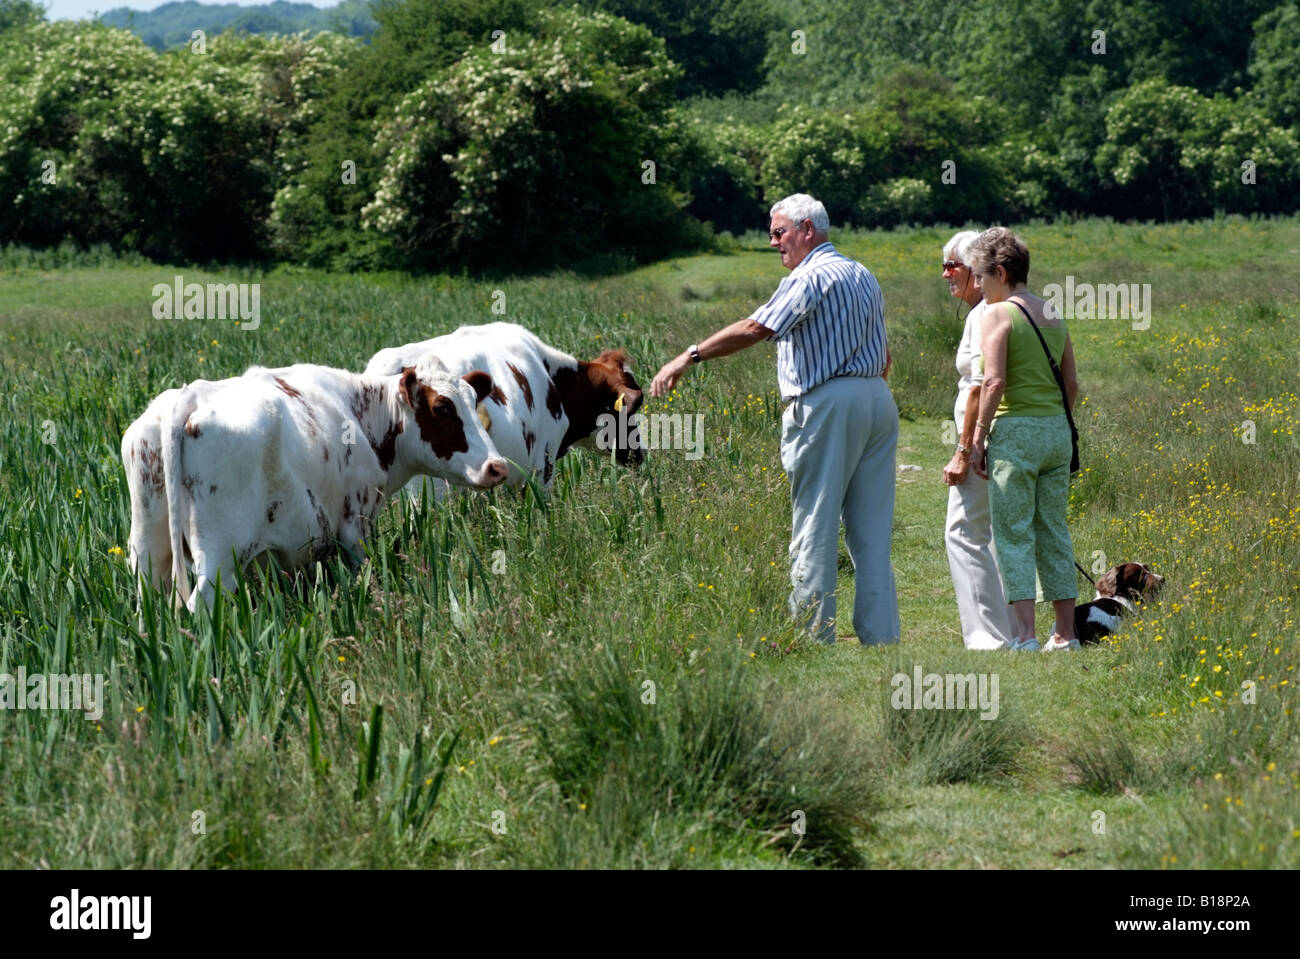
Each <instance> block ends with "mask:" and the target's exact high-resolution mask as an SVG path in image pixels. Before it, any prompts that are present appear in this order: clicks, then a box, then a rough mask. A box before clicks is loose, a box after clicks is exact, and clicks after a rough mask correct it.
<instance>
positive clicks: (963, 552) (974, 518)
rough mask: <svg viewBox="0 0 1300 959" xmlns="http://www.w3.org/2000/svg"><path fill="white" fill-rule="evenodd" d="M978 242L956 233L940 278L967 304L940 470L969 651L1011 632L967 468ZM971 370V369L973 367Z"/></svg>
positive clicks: (973, 401)
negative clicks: (970, 256) (952, 446)
mask: <svg viewBox="0 0 1300 959" xmlns="http://www.w3.org/2000/svg"><path fill="white" fill-rule="evenodd" d="M978 238H979V234H978V233H976V232H975V231H973V230H967V231H965V232H963V233H958V234H957V235H956V236H954V237H953V238H952V239H951V240H949V241H948V242H947V243H946V244H944V247H943V278H944V279H945V280H947V281H948V291H949V292H950V293H951V294H952V295H953V296H955V297H957V298H958V299H960V300H964V301H965V302H966V303H967V304H969V306H970V311H969V312H968V313H967V314H966V328H965V330H964V331H963V332H962V335H961V345H960V346H958V347H957V373H958V374H959V376H960V380H959V381H958V383H957V405H956V406H955V407H954V408H953V419H954V422H956V424H957V427H958V429H959V431H960V437H959V439H958V441H957V450H956V452H955V453H953V454H952V459H951V460H950V461H949V463H948V465H947V466H945V467H944V468H943V481H944V482H945V483H946V484H947V485H948V487H949V490H948V525H947V528H946V530H945V532H944V542H945V543H946V544H947V547H948V567H949V569H951V570H952V584H953V587H954V589H955V590H956V592H957V612H958V615H959V616H960V617H961V635H962V641H963V642H964V643H965V644H966V648H967V649H1006V648H1007V647H1008V646H1010V645H1011V643H1012V640H1013V638H1014V631H1013V629H1012V626H1011V614H1010V612H1009V609H1008V607H1007V601H1006V596H1005V594H1004V593H1003V591H1002V575H1001V573H1000V572H999V570H998V561H997V556H996V554H995V553H994V551H993V529H992V526H991V525H990V518H989V487H988V480H986V479H982V478H981V477H979V476H977V475H976V474H975V473H974V472H973V471H971V469H970V463H969V460H970V450H971V442H972V439H973V435H974V433H975V418H976V414H977V413H978V412H979V405H980V403H979V396H980V384H981V383H982V382H983V378H984V377H983V372H982V369H983V364H980V363H977V362H975V360H976V359H977V358H978V357H979V355H980V316H981V315H982V314H983V312H984V303H983V301H982V300H981V299H980V291H979V288H978V287H977V286H976V285H975V278H974V277H973V276H972V275H971V271H970V267H969V265H967V251H968V250H969V249H970V247H971V244H973V243H974V242H975V241H976V240H977V239H978ZM972 368H973V369H972Z"/></svg>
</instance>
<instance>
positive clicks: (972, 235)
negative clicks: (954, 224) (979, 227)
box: [943, 230, 980, 266]
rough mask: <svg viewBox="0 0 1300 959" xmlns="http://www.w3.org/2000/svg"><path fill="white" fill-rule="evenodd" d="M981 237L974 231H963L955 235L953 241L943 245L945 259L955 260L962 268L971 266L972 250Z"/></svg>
mask: <svg viewBox="0 0 1300 959" xmlns="http://www.w3.org/2000/svg"><path fill="white" fill-rule="evenodd" d="M979 238H980V235H979V234H978V233H977V232H976V231H974V230H962V231H961V232H960V233H954V234H953V235H952V239H951V240H949V241H948V242H947V243H945V244H944V245H943V258H944V259H945V260H955V261H956V262H958V263H960V264H961V265H962V266H970V248H971V245H972V244H974V242H975V241H976V240H978V239H979Z"/></svg>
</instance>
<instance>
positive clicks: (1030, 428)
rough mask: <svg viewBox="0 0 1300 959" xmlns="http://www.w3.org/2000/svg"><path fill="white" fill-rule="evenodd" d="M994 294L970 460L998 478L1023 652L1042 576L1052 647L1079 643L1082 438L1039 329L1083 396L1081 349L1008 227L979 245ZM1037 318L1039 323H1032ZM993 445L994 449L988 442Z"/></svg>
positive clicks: (1071, 394) (1029, 646) (1018, 645)
mask: <svg viewBox="0 0 1300 959" xmlns="http://www.w3.org/2000/svg"><path fill="white" fill-rule="evenodd" d="M969 256H970V264H971V269H972V271H973V272H974V273H975V277H976V282H977V283H979V285H980V288H981V290H982V291H983V293H984V300H985V302H986V303H988V304H989V305H988V307H987V308H986V310H985V312H984V319H983V333H982V336H981V342H980V346H981V354H982V356H981V359H982V362H983V364H984V388H983V391H982V392H981V394H980V409H979V416H978V419H977V420H976V423H975V436H974V448H973V449H972V451H971V459H970V465H971V469H973V470H974V471H975V472H976V473H978V474H979V475H980V476H986V477H988V479H989V511H990V514H991V518H992V523H993V541H994V543H995V544H996V545H997V550H998V564H999V566H1000V567H1001V569H1002V584H1003V587H1004V588H1005V590H1006V595H1007V601H1008V602H1009V603H1011V605H1012V608H1013V610H1014V613H1015V616H1014V619H1015V621H1016V629H1017V633H1018V637H1017V640H1016V642H1015V643H1013V644H1012V645H1011V647H1010V648H1011V649H1013V650H1022V651H1032V650H1037V649H1038V648H1039V647H1038V639H1037V637H1036V635H1035V632H1034V600H1035V597H1036V595H1037V592H1038V591H1037V589H1036V587H1035V573H1036V574H1037V582H1038V583H1039V584H1041V586H1042V591H1043V599H1045V600H1050V601H1051V603H1052V607H1053V610H1054V612H1055V614H1056V628H1055V630H1054V631H1053V633H1052V637H1051V639H1049V640H1048V642H1047V644H1046V645H1045V646H1044V647H1043V649H1044V650H1047V651H1052V650H1058V649H1078V648H1079V641H1078V640H1077V639H1076V638H1075V636H1074V601H1075V598H1076V597H1077V596H1078V581H1077V580H1076V579H1075V575H1074V547H1073V545H1072V544H1071V542H1070V530H1069V527H1068V526H1067V525H1066V520H1065V513H1066V508H1067V506H1068V505H1069V501H1070V456H1071V451H1072V444H1071V439H1070V427H1069V423H1068V421H1067V420H1066V416H1065V408H1064V407H1063V406H1062V405H1061V391H1060V388H1059V387H1058V386H1057V384H1056V378H1055V376H1053V374H1052V369H1051V366H1050V365H1049V364H1048V361H1047V356H1046V354H1045V353H1044V352H1043V343H1041V342H1039V339H1038V334H1036V333H1035V332H1034V329H1033V326H1037V327H1038V328H1039V332H1041V333H1042V337H1043V341H1044V342H1045V343H1046V344H1047V348H1048V349H1049V350H1051V353H1052V358H1053V359H1054V360H1055V361H1056V362H1057V365H1058V366H1060V368H1061V373H1062V375H1063V377H1064V379H1065V389H1066V394H1067V397H1068V400H1069V402H1070V404H1071V406H1073V404H1074V398H1075V396H1076V394H1077V393H1078V379H1077V376H1076V372H1075V366H1074V348H1073V346H1072V345H1071V343H1070V335H1069V332H1068V331H1067V330H1066V328H1065V321H1064V319H1062V318H1061V317H1060V316H1058V315H1056V312H1055V311H1054V310H1053V309H1052V307H1051V304H1050V303H1048V302H1047V301H1046V300H1044V299H1042V298H1041V297H1037V296H1034V295H1033V294H1032V293H1030V292H1029V290H1028V289H1027V286H1026V283H1027V281H1028V279H1029V249H1028V247H1026V246H1025V244H1024V241H1023V240H1021V239H1020V238H1019V237H1018V236H1016V235H1015V234H1014V233H1012V232H1011V231H1010V230H1008V229H1006V228H1004V227H994V228H993V229H991V230H986V231H985V232H984V233H983V234H981V236H980V238H979V239H978V240H976V241H975V244H974V245H973V246H972V248H971V251H970V254H969ZM1031 322H1032V324H1033V326H1031ZM986 444H987V448H986Z"/></svg>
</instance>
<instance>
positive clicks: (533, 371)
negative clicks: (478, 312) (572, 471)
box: [366, 323, 645, 493]
mask: <svg viewBox="0 0 1300 959" xmlns="http://www.w3.org/2000/svg"><path fill="white" fill-rule="evenodd" d="M429 354H434V355H436V356H437V357H438V358H439V359H441V360H442V361H443V362H444V363H446V364H447V366H448V368H449V369H450V370H451V371H452V372H461V373H464V372H468V371H469V370H486V371H487V372H488V373H490V374H491V375H492V381H493V383H495V384H496V385H495V388H494V389H493V390H492V392H491V393H490V394H489V396H488V400H487V402H485V403H484V404H483V406H484V408H485V409H486V410H487V411H488V414H489V417H490V425H489V427H488V435H489V436H491V437H492V442H493V443H494V444H496V447H497V449H498V450H499V451H500V453H501V455H502V456H504V457H505V458H506V460H507V461H508V462H509V463H510V479H509V482H510V484H511V485H513V486H516V487H519V486H523V485H524V484H525V483H527V482H528V480H529V478H530V476H536V477H537V478H539V479H540V480H541V482H542V485H543V488H544V490H545V491H546V492H547V493H549V492H550V490H551V485H552V482H553V481H554V476H555V462H556V460H558V459H559V458H560V457H561V456H563V455H564V454H565V453H566V452H568V450H569V448H570V447H571V446H574V445H579V446H590V445H592V436H593V434H594V433H595V432H596V430H597V428H598V426H599V423H598V418H599V417H600V416H601V415H602V414H606V413H609V414H612V415H614V416H616V417H617V416H619V415H620V413H622V415H624V416H627V417H630V416H632V415H633V414H634V413H636V411H637V409H638V408H640V406H641V403H642V402H643V401H644V399H645V396H644V394H643V393H642V391H641V387H640V385H639V384H638V383H637V381H636V377H635V376H633V375H632V368H631V366H630V365H629V364H628V359H627V354H626V353H624V352H623V351H622V350H606V351H605V352H603V353H601V354H600V356H598V357H596V359H594V360H591V361H589V362H588V361H584V360H578V359H575V358H574V357H572V356H570V355H569V354H567V353H562V352H560V351H559V350H557V349H555V348H554V347H551V346H548V345H547V344H545V343H543V342H542V341H541V340H539V339H538V338H537V337H536V336H534V335H533V334H532V333H530V332H529V331H528V330H526V329H524V328H523V327H522V326H519V325H518V324H515V323H487V324H484V325H482V326H462V327H461V328H460V329H458V330H456V331H455V332H453V333H448V334H446V335H445V336H438V337H434V338H433V339H431V340H423V341H421V342H418V343H408V344H406V345H405V346H398V347H392V348H389V349H385V350H380V351H379V352H378V353H376V354H375V355H374V356H373V357H371V359H370V363H369V364H367V366H366V373H368V374H388V373H392V372H394V371H395V370H399V369H401V368H402V367H404V366H408V365H410V364H411V363H414V362H416V361H417V360H418V359H419V358H420V357H422V356H426V355H429ZM633 439H634V441H635V437H633ZM644 455H645V454H644V450H643V448H641V447H640V446H634V447H631V448H618V449H616V451H615V458H616V459H617V460H618V461H619V462H620V463H628V462H632V463H640V462H641V460H642V459H643V458H644Z"/></svg>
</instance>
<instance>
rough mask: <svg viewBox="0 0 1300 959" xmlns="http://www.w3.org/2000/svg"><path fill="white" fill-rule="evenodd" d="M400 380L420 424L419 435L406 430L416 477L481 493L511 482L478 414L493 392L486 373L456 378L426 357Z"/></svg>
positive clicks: (405, 400) (403, 400)
mask: <svg viewBox="0 0 1300 959" xmlns="http://www.w3.org/2000/svg"><path fill="white" fill-rule="evenodd" d="M398 376H399V377H400V387H399V391H398V392H399V402H401V403H403V404H404V405H405V406H407V407H409V408H410V413H411V417H412V419H413V420H414V421H415V423H414V425H415V429H413V430H403V433H404V434H409V438H404V439H405V448H406V449H407V450H408V451H409V452H408V456H409V457H410V462H409V464H408V465H409V467H410V469H411V472H412V473H413V474H414V473H426V474H428V475H429V476H436V477H437V478H439V479H444V480H446V481H447V482H449V483H454V484H456V485H458V486H477V487H479V488H481V489H488V488H490V487H493V486H496V485H498V484H499V483H501V482H502V481H503V480H505V478H506V475H507V465H506V461H505V460H504V459H502V457H501V454H500V453H498V452H497V448H496V446H495V445H494V444H493V442H492V440H491V438H490V437H489V436H488V434H487V429H486V425H485V423H484V422H483V419H482V418H481V417H480V415H479V409H478V405H479V403H481V402H482V401H483V400H484V399H485V398H486V397H487V395H488V394H489V393H490V392H492V377H491V376H489V375H488V374H487V373H485V372H483V371H482V370H474V371H473V372H472V373H466V374H465V375H464V376H455V375H453V374H452V373H451V372H449V371H448V369H447V367H446V366H444V365H443V363H442V361H441V360H439V359H438V358H437V357H436V356H426V357H424V358H423V359H421V360H420V361H419V362H418V363H417V364H416V365H415V366H408V367H406V368H405V369H403V370H402V371H401V373H400V374H398Z"/></svg>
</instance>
